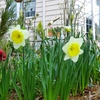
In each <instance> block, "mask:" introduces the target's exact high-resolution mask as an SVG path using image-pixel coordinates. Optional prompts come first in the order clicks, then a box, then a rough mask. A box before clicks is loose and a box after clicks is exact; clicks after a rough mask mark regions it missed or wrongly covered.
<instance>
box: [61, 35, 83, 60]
mask: <svg viewBox="0 0 100 100" xmlns="http://www.w3.org/2000/svg"><path fill="white" fill-rule="evenodd" d="M82 43H83V38H76V39H75V38H74V37H71V38H70V40H69V42H68V43H66V44H65V45H64V46H63V47H62V50H63V51H64V52H65V54H66V55H65V57H64V60H67V59H71V60H72V61H73V62H77V60H78V57H79V55H80V54H82V53H83V50H81V48H80V47H81V46H82Z"/></svg>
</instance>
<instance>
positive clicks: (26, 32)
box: [22, 30, 29, 39]
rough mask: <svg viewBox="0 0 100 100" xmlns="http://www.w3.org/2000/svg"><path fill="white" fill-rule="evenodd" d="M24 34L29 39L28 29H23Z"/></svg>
mask: <svg viewBox="0 0 100 100" xmlns="http://www.w3.org/2000/svg"><path fill="white" fill-rule="evenodd" d="M22 31H23V34H24V38H25V39H27V38H28V37H29V31H27V30H22Z"/></svg>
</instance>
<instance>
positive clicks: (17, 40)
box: [9, 25, 29, 49]
mask: <svg viewBox="0 0 100 100" xmlns="http://www.w3.org/2000/svg"><path fill="white" fill-rule="evenodd" d="M9 34H10V39H9V40H10V41H11V42H13V45H14V48H15V49H18V48H19V47H20V46H25V39H27V38H28V37H29V31H27V30H22V29H21V28H20V25H17V26H16V27H11V28H10V29H9Z"/></svg>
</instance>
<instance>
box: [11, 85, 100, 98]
mask: <svg viewBox="0 0 100 100" xmlns="http://www.w3.org/2000/svg"><path fill="white" fill-rule="evenodd" d="M15 98H18V97H17V94H16V92H15V91H14V90H13V91H12V93H11V95H10V99H9V100H15ZM36 100H43V97H42V96H38V97H37V98H36ZM58 100H60V98H58ZM69 100H100V85H95V86H92V87H91V88H86V89H85V90H84V96H82V95H81V94H79V95H77V96H70V97H69Z"/></svg>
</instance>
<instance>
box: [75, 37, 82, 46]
mask: <svg viewBox="0 0 100 100" xmlns="http://www.w3.org/2000/svg"><path fill="white" fill-rule="evenodd" d="M76 42H77V43H78V44H79V45H80V46H81V45H82V43H83V38H78V39H76Z"/></svg>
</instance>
